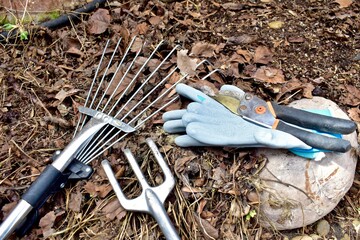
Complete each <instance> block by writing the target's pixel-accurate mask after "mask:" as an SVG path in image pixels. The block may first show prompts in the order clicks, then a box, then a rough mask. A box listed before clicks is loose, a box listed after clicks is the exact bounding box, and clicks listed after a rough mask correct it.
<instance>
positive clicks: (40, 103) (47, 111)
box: [31, 88, 52, 117]
mask: <svg viewBox="0 0 360 240" xmlns="http://www.w3.org/2000/svg"><path fill="white" fill-rule="evenodd" d="M31 91H32V92H33V93H34V95H35V97H36V99H37V101H36V103H37V104H39V105H40V106H41V107H42V108H43V109H44V110H45V112H46V113H47V114H48V115H49V116H50V117H52V114H51V113H50V111H49V110H47V108H46V107H45V105H44V104H43V103H42V101H41V100H40V99H39V97H38V96H37V94H36V92H35V91H34V89H32V88H31Z"/></svg>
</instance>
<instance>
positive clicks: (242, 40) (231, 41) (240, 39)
mask: <svg viewBox="0 0 360 240" xmlns="http://www.w3.org/2000/svg"><path fill="white" fill-rule="evenodd" d="M256 39H257V37H256V36H253V35H248V34H242V35H240V36H233V37H229V38H228V40H227V41H226V44H227V45H241V44H249V43H252V42H254V41H256Z"/></svg>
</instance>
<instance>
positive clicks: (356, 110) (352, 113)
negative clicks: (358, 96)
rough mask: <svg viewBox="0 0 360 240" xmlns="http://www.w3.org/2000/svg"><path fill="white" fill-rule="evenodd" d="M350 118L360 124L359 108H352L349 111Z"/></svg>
mask: <svg viewBox="0 0 360 240" xmlns="http://www.w3.org/2000/svg"><path fill="white" fill-rule="evenodd" d="M347 112H348V113H349V117H350V118H351V119H352V120H354V121H355V122H358V123H360V109H359V108H350V109H349V110H348V111H347Z"/></svg>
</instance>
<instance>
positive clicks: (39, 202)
mask: <svg viewBox="0 0 360 240" xmlns="http://www.w3.org/2000/svg"><path fill="white" fill-rule="evenodd" d="M70 175H71V172H66V173H62V172H60V171H59V170H57V169H56V168H54V167H53V166H52V165H49V166H47V167H46V168H45V170H44V171H43V172H42V173H41V174H40V176H39V177H38V178H37V179H36V180H35V182H34V183H33V184H31V186H30V188H29V189H28V190H27V191H26V192H25V194H24V195H23V196H22V199H24V200H25V201H26V202H28V203H29V204H30V205H31V206H32V207H33V209H32V210H31V211H30V212H29V214H28V215H27V216H26V218H25V219H24V221H23V222H22V223H21V224H20V226H19V227H18V228H17V229H16V234H17V235H18V237H23V236H24V235H25V234H27V233H28V231H30V229H31V228H32V226H33V225H34V224H35V223H37V222H38V221H39V209H40V208H41V207H42V206H43V205H44V203H45V202H46V200H47V199H49V197H50V196H52V195H54V194H55V193H56V192H58V191H60V190H61V189H62V187H63V186H64V185H65V183H66V182H67V180H68V179H69V176H70Z"/></svg>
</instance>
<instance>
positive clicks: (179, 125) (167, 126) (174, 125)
mask: <svg viewBox="0 0 360 240" xmlns="http://www.w3.org/2000/svg"><path fill="white" fill-rule="evenodd" d="M163 128H164V131H165V132H167V133H179V132H185V131H186V129H185V125H184V123H183V121H182V120H181V119H178V120H170V121H167V122H165V123H164V125H163Z"/></svg>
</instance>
